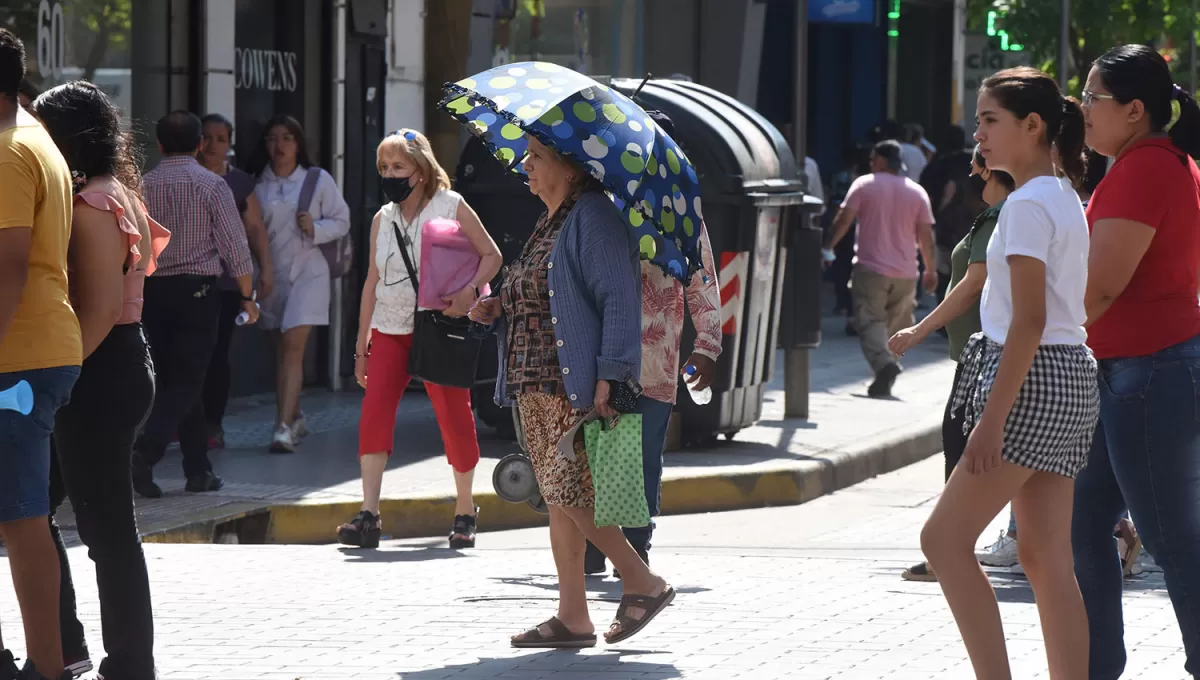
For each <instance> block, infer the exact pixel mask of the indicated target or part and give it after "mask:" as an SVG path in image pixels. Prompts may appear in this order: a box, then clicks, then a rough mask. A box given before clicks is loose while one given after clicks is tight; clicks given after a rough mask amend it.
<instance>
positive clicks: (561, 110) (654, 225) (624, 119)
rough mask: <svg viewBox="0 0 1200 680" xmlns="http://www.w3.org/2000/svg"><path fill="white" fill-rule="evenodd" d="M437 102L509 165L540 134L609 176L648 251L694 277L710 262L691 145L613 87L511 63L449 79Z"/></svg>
mask: <svg viewBox="0 0 1200 680" xmlns="http://www.w3.org/2000/svg"><path fill="white" fill-rule="evenodd" d="M439 108H440V109H441V110H443V111H445V112H446V113H449V114H450V115H451V116H453V117H454V118H455V119H456V120H458V121H459V122H460V123H462V124H463V125H464V126H466V128H467V130H469V131H470V132H471V134H473V135H475V136H476V137H478V138H480V139H481V140H483V142H484V144H486V145H487V146H488V149H489V150H490V151H491V152H492V155H494V156H495V157H496V158H497V159H498V160H499V161H500V162H501V163H503V164H504V167H505V168H507V169H509V170H511V171H512V172H515V173H524V171H525V169H524V166H523V165H522V163H521V161H522V160H524V158H525V155H526V151H527V149H528V146H529V138H530V137H536V138H537V139H538V141H540V142H542V143H543V144H545V145H546V146H549V147H551V148H553V149H555V150H557V151H558V152H559V153H560V154H563V155H564V156H566V157H568V158H571V159H572V160H574V161H575V162H577V163H579V164H580V165H581V166H583V167H584V168H585V169H587V171H588V172H589V173H591V174H592V176H593V177H595V178H596V179H598V180H600V181H601V182H602V183H604V186H605V188H607V189H608V190H609V195H610V197H611V198H612V200H613V202H614V203H615V204H616V205H617V207H618V208H620V210H621V212H622V214H623V215H624V216H625V220H626V222H627V223H628V224H629V227H630V229H632V230H633V233H634V235H635V236H636V237H637V242H638V246H639V249H640V251H641V257H642V259H644V260H648V261H650V262H651V263H653V264H655V265H657V266H658V267H659V268H661V269H662V270H663V271H665V272H666V273H668V274H669V275H671V276H673V277H675V278H677V279H679V280H680V281H682V282H683V283H684V285H686V284H687V283H688V281H689V280H690V278H691V275H692V274H693V273H694V272H696V271H697V270H700V269H703V266H704V264H703V262H702V260H701V258H700V222H701V220H702V219H703V214H702V208H701V205H700V180H699V178H698V177H697V175H696V170H695V169H694V168H693V167H692V164H691V162H690V161H689V160H688V158H687V156H686V155H685V154H684V153H683V149H681V148H679V145H678V144H677V143H676V142H675V140H674V139H672V138H671V136H670V135H669V134H667V133H666V132H665V131H664V130H663V129H662V128H660V127H659V126H658V125H657V124H656V123H655V122H654V121H653V120H652V119H651V118H650V116H649V115H648V114H647V113H646V111H645V110H644V109H642V107H640V106H638V105H637V104H635V103H634V102H633V100H631V99H629V98H628V97H626V96H625V95H623V94H621V93H620V92H618V91H617V90H615V89H612V88H610V87H607V86H605V85H602V84H600V83H598V82H596V81H595V80H592V79H591V78H589V77H587V76H585V75H583V74H582V73H577V72H575V71H572V70H571V69H568V68H564V67H562V66H559V65H557V64H550V63H547V62H541V61H534V62H522V63H519V64H507V65H504V66H497V67H496V68H493V69H490V70H488V71H484V72H483V73H479V74H476V75H474V76H471V77H470V78H464V79H463V80H460V81H458V82H457V83H446V85H445V87H443V89H442V100H441V103H440V104H439Z"/></svg>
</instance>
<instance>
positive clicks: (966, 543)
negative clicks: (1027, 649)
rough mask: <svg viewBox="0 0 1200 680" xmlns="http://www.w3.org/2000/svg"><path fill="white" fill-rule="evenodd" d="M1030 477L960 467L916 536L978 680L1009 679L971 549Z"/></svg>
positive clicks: (991, 596) (987, 589)
mask: <svg viewBox="0 0 1200 680" xmlns="http://www.w3.org/2000/svg"><path fill="white" fill-rule="evenodd" d="M1032 475H1033V471H1032V470H1029V469H1028V468H1023V467H1021V466H1019V465H1013V464H1011V463H1007V462H1004V463H1001V464H1000V467H999V468H996V469H994V470H992V471H990V472H987V473H985V474H982V475H973V474H971V473H969V472H967V471H966V469H965V468H964V467H963V466H961V465H960V466H958V467H957V468H955V470H954V473H953V474H951V475H950V480H949V481H948V482H947V483H946V487H945V489H944V490H943V491H942V497H941V498H940V499H938V503H937V506H936V507H934V509H933V514H932V515H931V516H930V517H929V520H928V521H927V522H925V528H924V529H922V530H921V550H922V551H924V553H925V557H926V558H927V559H928V560H929V564H930V565H931V566H932V567H933V569H934V571H936V572H937V575H938V584H939V585H940V586H941V587H942V593H943V594H944V595H945V596H946V603H947V604H948V605H950V611H951V612H952V613H953V614H954V621H955V623H957V624H958V631H959V633H960V634H961V635H962V638H963V644H965V645H966V647H967V654H968V655H969V656H970V657H971V665H972V666H974V668H975V675H976V677H977V678H978V680H1010V678H1011V677H1012V674H1011V671H1010V669H1009V664H1008V651H1007V648H1006V646H1005V644H1004V627H1003V625H1002V624H1001V622H1000V607H999V605H998V604H997V603H996V593H995V592H994V591H993V590H992V584H991V582H989V581H988V578H987V574H985V573H984V572H983V567H981V566H979V562H978V561H976V559H975V544H976V542H977V541H978V540H979V536H980V534H982V533H983V530H984V529H986V528H987V525H988V523H989V522H991V521H992V520H993V519H994V518H995V517H996V515H997V514H999V513H1000V511H1001V510H1003V509H1004V506H1005V505H1006V504H1007V503H1008V502H1009V501H1010V500H1011V499H1012V498H1013V497H1014V496H1015V495H1016V494H1017V491H1018V490H1019V489H1020V488H1021V487H1022V485H1024V484H1025V482H1026V481H1027V480H1028V479H1029V478H1030V476H1032ZM1068 545H1069V544H1068Z"/></svg>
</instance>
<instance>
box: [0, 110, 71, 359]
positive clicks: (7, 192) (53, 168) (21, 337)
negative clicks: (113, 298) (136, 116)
mask: <svg viewBox="0 0 1200 680" xmlns="http://www.w3.org/2000/svg"><path fill="white" fill-rule="evenodd" d="M71 200H72V199H71V172H70V170H69V169H68V168H67V162H66V161H65V160H63V157H62V154H61V153H59V151H58V147H57V146H55V145H54V140H52V139H50V135H48V134H47V133H46V131H45V130H44V129H42V126H41V125H40V124H38V122H37V121H36V120H34V119H33V118H31V117H29V116H19V117H18V118H17V125H16V127H12V128H9V129H7V130H4V131H3V132H0V230H3V229H13V228H20V227H25V228H32V230H33V231H32V234H31V239H32V243H31V245H30V251H29V275H28V278H27V280H26V282H25V289H24V291H23V292H22V294H21V304H20V305H19V306H18V307H17V313H16V316H15V317H14V318H13V322H12V325H11V326H10V327H9V329H8V333H6V334H5V335H4V337H2V338H0V373H14V372H17V371H30V370H34V369H39V368H57V367H60V366H79V365H80V364H81V363H82V354H83V348H82V342H81V338H80V333H79V320H78V319H76V318H75V311H74V310H73V309H71V303H70V301H69V300H68V299H67V245H68V242H69V241H70V239H71Z"/></svg>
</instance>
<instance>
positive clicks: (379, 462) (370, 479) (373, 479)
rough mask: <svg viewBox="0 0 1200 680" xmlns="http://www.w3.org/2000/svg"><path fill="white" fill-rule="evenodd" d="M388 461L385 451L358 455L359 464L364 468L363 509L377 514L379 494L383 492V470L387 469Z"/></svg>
mask: <svg viewBox="0 0 1200 680" xmlns="http://www.w3.org/2000/svg"><path fill="white" fill-rule="evenodd" d="M387 462H388V455H387V452H385V451H380V452H379V453H364V454H363V455H361V456H359V457H358V466H359V468H361V469H362V486H363V504H362V509H363V510H366V511H367V512H370V513H372V514H375V515H378V514H379V494H381V493H382V492H383V471H384V470H386V469H387Z"/></svg>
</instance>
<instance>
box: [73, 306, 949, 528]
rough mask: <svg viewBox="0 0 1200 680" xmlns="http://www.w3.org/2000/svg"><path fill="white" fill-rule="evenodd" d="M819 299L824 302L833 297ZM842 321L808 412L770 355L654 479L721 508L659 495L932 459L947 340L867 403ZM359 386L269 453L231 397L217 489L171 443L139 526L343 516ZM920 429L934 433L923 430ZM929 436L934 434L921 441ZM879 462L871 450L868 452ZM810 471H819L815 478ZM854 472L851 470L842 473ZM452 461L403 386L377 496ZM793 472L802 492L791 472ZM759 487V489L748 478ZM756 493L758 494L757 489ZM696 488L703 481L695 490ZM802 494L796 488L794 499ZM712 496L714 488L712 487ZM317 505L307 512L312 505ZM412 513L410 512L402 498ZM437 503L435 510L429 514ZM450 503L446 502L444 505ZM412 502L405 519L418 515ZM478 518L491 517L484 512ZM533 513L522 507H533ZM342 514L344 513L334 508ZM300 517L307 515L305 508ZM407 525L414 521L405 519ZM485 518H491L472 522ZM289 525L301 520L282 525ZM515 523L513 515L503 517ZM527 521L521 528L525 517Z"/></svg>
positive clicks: (423, 482) (407, 493)
mask: <svg viewBox="0 0 1200 680" xmlns="http://www.w3.org/2000/svg"><path fill="white" fill-rule="evenodd" d="M831 306H832V304H831V302H828V303H827V309H828V308H829V307H831ZM844 326H845V318H844V317H841V316H834V315H832V314H826V316H825V318H824V323H823V338H822V343H821V345H820V347H818V348H817V349H815V350H813V352H812V357H811V398H810V413H809V418H808V419H807V420H796V419H785V418H784V417H783V408H784V393H783V353H782V352H779V353H778V355H777V360H776V365H775V372H774V376H773V380H772V381H771V382H770V383H769V386H768V390H767V393H766V398H765V401H764V405H763V414H762V420H761V421H760V422H759V423H758V424H757V425H755V426H752V427H748V428H745V429H743V430H742V431H741V432H739V433H738V434H737V436H736V438H735V439H734V441H730V442H726V441H721V442H719V443H718V444H716V445H715V446H713V447H711V448H708V449H688V450H684V451H679V452H674V453H668V454H667V456H666V470H665V474H664V479H665V480H666V481H667V483H668V484H670V483H671V481H672V480H682V479H696V478H701V477H708V478H710V479H711V478H720V479H730V480H735V483H734V484H732V486H733V487H734V488H733V489H732V490H731V492H730V494H729V495H731V496H733V499H732V501H729V499H726V500H727V502H726V504H725V505H714V506H706V505H705V503H704V501H705V500H706V498H700V499H699V500H696V499H686V498H684V497H685V496H686V495H687V494H686V493H684V492H682V491H681V492H678V493H674V494H666V496H667V497H666V498H665V502H666V503H667V507H668V509H670V507H671V504H672V503H673V502H680V501H687V502H683V503H681V505H682V506H683V507H682V508H681V509H680V511H697V510H713V509H719V508H726V507H751V506H753V505H763V504H765V503H769V504H779V503H783V502H793V503H794V502H799V501H800V500H806V499H807V498H810V497H812V496H814V495H819V494H820V493H824V492H825V491H827V490H832V489H833V488H840V487H841V486H845V485H846V484H847V483H853V482H854V481H858V480H859V479H862V478H864V477H866V476H869V475H871V474H875V473H876V472H878V471H879V470H877V469H875V468H876V467H877V466H878V465H879V464H880V462H879V461H878V460H876V461H874V462H873V463H872V465H870V466H868V465H865V463H864V462H863V461H857V462H855V463H854V464H847V461H846V460H845V458H846V457H847V456H848V455H857V454H858V453H861V452H869V451H872V450H874V451H877V452H878V451H883V450H886V449H888V448H889V447H892V448H895V447H897V446H900V447H901V448H904V447H905V446H907V448H908V449H913V448H914V442H919V444H918V445H916V446H915V448H917V449H924V450H922V451H919V452H917V453H913V452H912V451H908V450H906V452H905V454H904V456H901V458H902V460H898V461H896V462H894V463H892V464H890V465H888V466H885V467H886V469H892V468H894V467H896V466H897V465H900V464H905V463H907V462H910V461H911V460H914V459H916V458H919V457H921V456H925V455H929V454H931V453H933V452H934V451H936V448H937V446H938V444H937V441H938V439H937V436H936V433H937V432H938V431H939V430H938V427H939V426H940V422H941V413H942V409H943V406H944V404H945V400H946V395H947V392H948V390H949V386H950V383H951V380H952V377H953V373H954V364H953V362H952V361H950V359H949V358H948V357H947V348H946V347H947V346H946V341H945V340H944V339H942V338H941V337H939V336H935V337H933V338H930V339H929V340H928V341H927V342H926V343H925V344H924V345H922V346H920V347H918V348H915V349H914V350H913V351H912V352H910V353H909V355H908V356H906V357H905V362H904V364H905V367H906V371H905V373H904V374H902V375H901V376H900V378H899V380H898V381H897V383H896V388H895V397H894V398H892V399H888V400H876V399H868V398H867V397H866V385H867V383H868V382H869V380H870V372H869V370H868V367H867V364H866V362H865V361H864V360H863V357H862V353H861V351H860V349H859V345H858V341H857V339H856V338H853V337H847V336H846V334H845V331H844ZM361 399H362V397H361V392H360V391H358V390H354V391H348V392H342V393H331V392H328V391H324V390H314V391H311V392H310V393H308V394H306V396H305V399H304V402H303V406H304V409H305V411H306V413H307V415H308V425H309V428H310V430H312V432H313V434H312V435H311V436H309V437H308V438H307V439H305V440H304V442H303V443H302V444H301V445H300V447H299V448H298V450H297V452H296V453H295V454H293V455H285V456H279V455H270V454H268V453H267V452H266V445H267V443H268V441H269V438H270V433H271V432H272V430H273V427H274V414H275V405H274V396H273V395H263V396H257V397H251V398H246V399H239V400H236V401H235V402H234V404H233V405H232V406H231V412H230V415H229V416H228V418H227V420H226V431H227V443H228V448H227V449H226V450H223V451H215V452H213V453H212V454H211V455H212V459H213V462H214V466H215V468H216V470H217V472H218V473H219V474H221V475H222V476H223V477H224V478H225V481H226V487H225V488H224V489H223V490H221V491H219V492H216V493H209V494H187V493H184V492H183V485H184V480H183V477H182V473H181V465H180V462H181V461H180V456H179V452H178V450H177V449H176V448H174V447H173V448H172V450H171V451H170V452H169V453H168V456H167V458H166V460H164V461H163V462H162V463H160V464H159V465H158V466H157V467H156V469H155V475H156V477H157V479H158V481H159V482H160V483H161V484H162V486H163V488H164V489H165V490H166V492H167V494H168V495H167V497H166V498H163V499H161V500H143V499H139V501H138V520H139V526H140V527H141V529H142V530H143V532H144V533H154V532H156V531H161V530H163V529H166V528H171V527H176V526H179V525H181V524H186V523H188V522H195V521H197V519H198V518H200V519H209V518H213V517H220V516H223V515H232V514H234V513H237V512H245V511H250V510H253V509H255V508H263V507H266V506H278V505H291V504H298V503H299V504H303V507H302V508H301V509H309V510H312V509H319V508H320V507H321V506H325V507H329V508H332V510H331V511H328V512H326V513H325V515H328V516H332V515H334V514H338V513H342V514H346V517H345V518H342V519H339V520H337V521H344V520H345V519H348V518H349V516H350V515H352V514H353V513H354V511H356V510H357V508H354V507H353V506H352V505H351V506H350V507H349V508H348V512H346V509H344V508H342V507H341V506H336V505H335V504H339V503H343V504H344V503H351V504H353V503H356V502H358V501H359V500H361V484H360V481H359V470H358V459H357V455H356V452H357V442H358V430H357V426H358V417H359V411H360V404H361ZM479 435H480V443H481V448H482V454H483V460H482V461H481V462H480V465H479V467H478V469H477V471H476V481H475V489H476V492H484V493H487V492H491V490H492V482H491V479H492V471H493V469H494V467H495V465H496V462H497V461H498V460H499V459H500V458H502V457H503V456H505V455H507V454H510V453H515V452H517V451H518V450H519V449H518V447H517V444H516V442H515V441H512V440H507V439H503V438H501V437H499V436H498V435H496V434H495V433H494V432H493V431H492V430H491V429H490V428H488V427H487V426H485V425H483V424H480V425H479ZM930 435H933V436H932V437H931V436H930ZM929 442H932V444H931V443H929ZM877 458H881V457H880V456H877ZM779 471H783V472H785V473H786V474H785V475H783V481H785V482H787V484H783V485H782V486H784V487H787V488H786V489H784V490H783V491H785V492H777V493H774V494H771V493H769V491H770V490H771V489H773V488H774V489H776V490H777V491H778V488H779V486H780V478H779V477H776V478H774V479H771V480H769V483H768V484H765V485H764V484H760V483H759V482H760V481H761V480H760V479H759V478H758V477H757V475H761V474H765V473H767V472H779ZM814 471H819V472H820V474H821V475H823V477H822V478H821V479H820V480H819V482H820V483H816V482H814V480H813V479H812V478H813V474H814ZM845 472H849V473H851V477H850V478H848V481H847V478H845V477H843V476H842V475H843V474H844V473H845ZM450 473H451V470H450V468H449V466H448V465H447V463H446V460H445V457H444V455H443V453H442V445H441V438H440V435H439V432H438V428H437V424H436V420H435V418H434V415H433V411H432V407H431V406H430V403H429V400H428V398H427V397H426V396H425V395H424V394H423V393H421V392H415V391H410V392H409V393H408V394H407V395H406V396H405V398H404V400H403V401H402V403H401V405H400V410H399V413H398V415H397V425H396V449H395V453H394V454H393V456H392V457H391V459H390V461H389V464H388V470H387V472H386V474H385V476H384V482H383V498H384V499H414V498H417V499H426V498H447V497H450V496H452V495H453V492H454V487H453V478H452V475H451V474H450ZM792 479H799V480H801V483H800V487H801V488H800V489H799V493H798V494H797V493H795V488H794V487H795V482H793V481H792ZM756 484H757V486H758V488H757V489H755V486H756ZM764 489H765V490H766V491H767V492H768V493H764ZM743 490H744V492H745V493H746V494H750V493H751V492H756V493H757V494H758V495H757V498H758V500H757V501H755V502H745V503H740V505H739V503H738V500H739V497H740V492H741V491H743ZM698 491H699V492H700V495H702V496H703V495H705V494H707V493H708V489H703V490H699V489H698ZM796 496H801V497H796ZM713 498H714V500H715V495H714V496H713ZM314 506H316V508H314ZM410 510H411V508H410ZM438 512H440V511H439V510H438V509H437V508H434V510H433V511H426V514H434V515H437V516H440V515H438V514H437V513H438ZM447 512H448V511H447ZM505 513H507V514H512V509H510V508H506V507H504V505H501V506H500V507H499V508H497V507H496V506H495V505H493V506H492V509H491V512H490V515H489V516H490V517H492V519H493V521H499V517H498V514H505ZM415 514H416V513H415V511H413V514H412V515H410V516H415ZM485 514H487V513H485ZM530 514H531V513H526V515H530ZM325 515H322V516H321V518H320V520H319V522H320V523H321V529H320V530H319V532H313V533H311V534H310V535H305V534H306V532H304V531H303V529H305V526H306V524H307V525H314V524H316V523H317V522H318V521H317V520H308V519H302V521H300V522H299V524H300V525H301V526H300V527H298V528H299V529H300V530H301V531H299V532H296V531H293V532H292V534H291V535H290V537H289V538H288V539H287V540H288V541H290V542H305V543H310V542H319V541H324V540H332V526H334V525H333V524H330V526H329V527H325V524H328V523H329V521H327V517H326V516H325ZM339 516H340V515H339ZM305 517H307V515H306V516H305ZM73 521H74V520H73V517H71V515H70V513H69V511H66V512H64V513H63V514H62V515H61V516H60V523H61V524H64V525H65V526H68V527H69V526H71V525H72V523H73ZM414 521H415V520H414ZM481 521H482V522H485V523H486V521H487V517H484V518H483V519H481ZM450 522H451V517H450V515H449V514H446V517H445V522H441V523H437V522H427V524H431V525H435V526H436V532H432V531H429V532H425V533H422V532H421V531H420V530H410V531H405V529H412V528H411V527H398V526H397V523H396V522H395V521H392V522H391V523H390V527H385V530H388V531H396V532H397V535H424V536H429V535H434V533H440V532H441V531H442V530H443V526H442V524H445V527H444V528H445V529H446V530H448V529H449V525H450ZM291 524H292V528H293V529H296V528H297V527H295V525H296V524H297V522H295V521H293V522H291ZM512 525H513V524H511V523H510V524H509V526H512ZM526 526H527V524H526Z"/></svg>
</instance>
